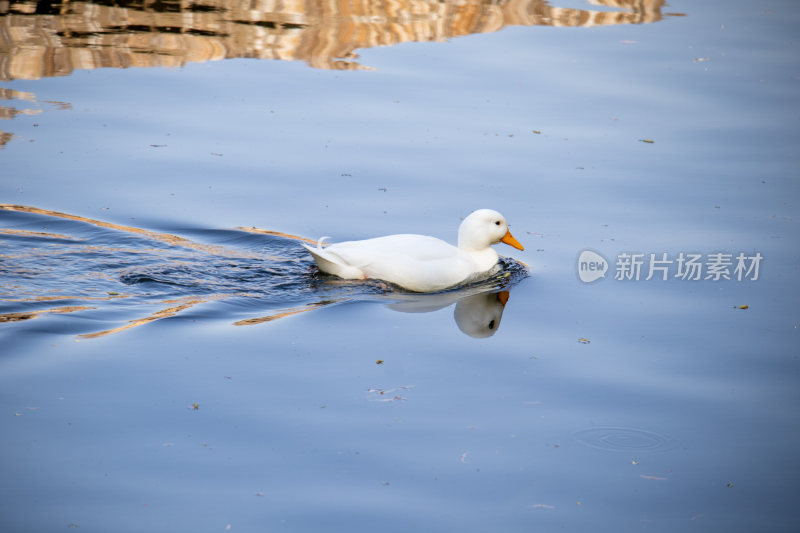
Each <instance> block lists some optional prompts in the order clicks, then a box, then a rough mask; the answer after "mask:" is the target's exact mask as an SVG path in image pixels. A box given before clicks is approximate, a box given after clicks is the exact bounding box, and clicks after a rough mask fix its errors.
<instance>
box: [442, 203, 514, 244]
mask: <svg viewBox="0 0 800 533" xmlns="http://www.w3.org/2000/svg"><path fill="white" fill-rule="evenodd" d="M501 242H503V243H505V244H508V245H509V246H513V247H514V248H516V249H517V250H524V248H523V247H522V245H521V244H520V243H519V241H517V239H515V238H514V236H513V235H511V232H510V231H509V230H508V224H507V223H506V219H505V218H504V217H503V215H501V214H500V213H498V212H497V211H495V210H493V209H478V210H477V211H473V212H472V213H470V214H469V216H468V217H467V218H465V219H464V221H463V222H462V223H461V225H460V226H459V227H458V247H459V248H461V249H463V250H485V249H486V248H488V247H490V246H491V245H493V244H498V243H501Z"/></svg>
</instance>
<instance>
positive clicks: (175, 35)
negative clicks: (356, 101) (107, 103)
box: [0, 0, 664, 80]
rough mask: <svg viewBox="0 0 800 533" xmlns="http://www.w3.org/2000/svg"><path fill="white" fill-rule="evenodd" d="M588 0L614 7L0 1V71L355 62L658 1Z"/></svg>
mask: <svg viewBox="0 0 800 533" xmlns="http://www.w3.org/2000/svg"><path fill="white" fill-rule="evenodd" d="M593 3H595V4H602V5H604V6H607V7H611V8H615V9H616V10H615V11H610V10H605V11H587V10H579V9H568V8H558V7H553V6H551V5H549V4H548V3H547V2H546V1H544V0H250V1H249V2H245V3H243V2H237V1H234V0H197V1H192V0H158V1H156V0H116V1H115V0H111V1H108V0H106V1H103V0H100V1H97V2H90V1H77V2H76V1H70V0H62V1H61V2H60V3H56V2H50V1H40V2H36V1H33V0H28V1H18V0H0V80H10V79H36V78H41V77H46V76H63V75H68V74H70V73H71V72H72V71H73V70H74V69H93V68H101V67H121V68H124V67H159V66H180V65H183V64H185V63H187V62H192V61H209V60H215V59H225V58H234V57H250V58H259V59H284V60H299V61H305V62H306V63H307V64H309V65H311V66H313V67H317V68H328V69H356V68H362V67H360V65H358V64H357V63H355V62H353V59H355V58H356V57H357V55H356V54H355V50H357V49H359V48H369V47H374V46H386V45H392V44H397V43H402V42H408V41H441V40H445V39H449V38H451V37H457V36H460V35H467V34H471V33H486V32H493V31H497V30H499V29H501V28H503V27H505V26H510V25H525V26H536V25H541V26H599V25H610V24H639V23H647V22H656V21H658V20H660V19H661V16H662V15H661V7H662V6H663V5H664V0H593Z"/></svg>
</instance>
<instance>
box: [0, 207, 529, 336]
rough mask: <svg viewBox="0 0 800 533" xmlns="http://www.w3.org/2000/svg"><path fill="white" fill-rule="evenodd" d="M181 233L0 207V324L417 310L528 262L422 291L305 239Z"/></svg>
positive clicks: (509, 281) (489, 283)
mask: <svg viewBox="0 0 800 533" xmlns="http://www.w3.org/2000/svg"><path fill="white" fill-rule="evenodd" d="M185 233H187V234H190V235H191V238H189V237H186V236H183V235H176V234H173V233H161V232H157V231H152V230H146V229H142V228H136V227H131V226H122V225H118V224H113V223H109V222H104V221H100V220H94V219H90V218H86V217H81V216H77V215H70V214H66V213H58V212H54V211H48V210H44V209H40V208H34V207H28V206H16V205H0V242H2V254H0V322H15V321H22V320H26V319H30V318H36V317H39V316H40V315H42V314H47V313H73V312H78V311H79V312H81V313H89V312H91V313H95V314H99V315H100V316H99V318H100V319H101V320H102V321H108V320H109V318H108V317H112V316H113V317H114V319H113V320H111V322H112V325H113V327H110V328H108V329H106V330H102V331H91V332H88V333H87V332H85V331H83V330H82V329H81V328H82V327H83V326H80V325H79V324H76V326H75V327H76V330H77V331H78V332H79V333H80V334H82V335H83V336H89V337H91V336H100V335H105V334H108V333H115V332H118V331H121V330H124V329H128V328H130V327H134V326H137V325H142V324H146V323H148V322H152V321H153V320H158V319H161V318H167V317H172V316H176V315H178V314H179V313H182V312H184V311H186V310H187V309H189V308H192V307H195V306H197V305H199V304H203V303H206V302H210V301H221V300H222V301H225V305H224V306H215V307H214V311H215V313H216V315H215V317H216V318H223V319H224V318H228V319H231V320H233V321H234V323H235V324H238V325H245V324H254V323H260V322H265V321H270V320H275V319H276V318H283V317H286V316H290V315H293V314H297V313H300V312H305V311H309V310H312V309H316V308H319V307H322V306H325V305H331V304H336V303H345V302H349V301H358V300H361V301H363V300H373V301H382V302H396V304H397V305H398V306H399V308H398V310H406V309H410V308H415V309H417V310H421V309H422V308H423V307H424V306H426V305H427V306H428V307H430V308H440V307H443V306H444V305H450V304H451V303H453V302H455V301H456V300H458V299H459V298H463V297H466V296H471V295H475V294H478V293H482V292H487V291H498V290H502V289H507V288H510V287H511V286H513V285H514V284H516V283H517V282H519V281H520V280H522V279H523V278H524V277H526V276H527V268H526V267H525V266H524V265H522V264H520V263H518V262H516V261H514V260H510V259H503V260H501V263H500V265H501V269H500V271H499V272H498V273H497V274H496V275H494V276H492V277H490V278H489V279H486V280H482V281H479V282H476V283H472V284H470V285H468V286H464V287H458V288H455V289H451V290H448V291H444V292H442V293H438V294H436V295H419V294H412V293H408V292H406V291H403V290H402V289H399V288H398V287H394V286H392V285H390V284H387V283H384V282H381V281H376V280H368V281H366V282H364V281H344V280H340V279H338V278H334V277H331V276H327V275H325V274H321V273H320V272H319V270H318V269H317V267H316V265H315V264H314V263H313V261H312V260H311V258H310V257H309V256H308V254H307V252H306V251H305V250H304V249H303V248H302V247H301V246H299V245H298V241H304V242H307V241H308V240H307V239H304V238H302V237H297V236H293V235H288V234H284V233H279V232H273V231H267V230H259V229H256V228H240V229H238V230H224V231H221V230H208V229H193V230H187V231H186V232H185ZM87 302H90V305H89V304H87ZM415 306H416V307H415ZM126 311H127V312H126ZM222 313H224V314H222ZM119 316H123V317H124V318H122V319H119V318H117V317H119ZM243 316H244V317H245V318H242V317H243ZM89 322H92V321H89ZM92 327H96V324H92Z"/></svg>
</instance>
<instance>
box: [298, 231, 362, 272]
mask: <svg viewBox="0 0 800 533" xmlns="http://www.w3.org/2000/svg"><path fill="white" fill-rule="evenodd" d="M329 238H330V237H322V238H321V239H320V240H319V241H317V247H316V248H312V247H311V246H307V245H305V244H303V243H300V245H301V246H302V247H303V248H305V249H306V250H307V251H308V253H310V254H311V257H313V258H314V261H315V262H316V263H317V266H318V267H319V269H320V270H321V271H323V272H325V273H327V274H333V275H334V276H339V277H340V278H343V279H364V278H365V277H366V276H365V275H364V273H363V272H362V271H361V269H359V268H356V267H354V266H351V265H348V264H347V262H346V261H345V260H344V259H342V258H341V257H339V256H338V255H336V254H335V253H332V252H329V251H328V250H325V249H323V248H322V245H323V241H324V240H325V239H329Z"/></svg>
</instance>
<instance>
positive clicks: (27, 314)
mask: <svg viewBox="0 0 800 533" xmlns="http://www.w3.org/2000/svg"><path fill="white" fill-rule="evenodd" d="M88 309H97V308H96V307H86V306H69V307H54V308H52V309H39V310H36V311H23V312H21V313H6V314H4V315H0V322H21V321H23V320H31V319H33V318H37V317H38V316H39V315H43V314H45V313H74V312H75V311H86V310H88Z"/></svg>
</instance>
